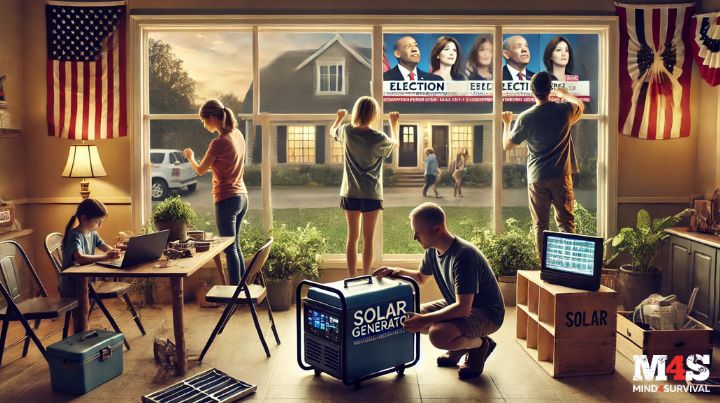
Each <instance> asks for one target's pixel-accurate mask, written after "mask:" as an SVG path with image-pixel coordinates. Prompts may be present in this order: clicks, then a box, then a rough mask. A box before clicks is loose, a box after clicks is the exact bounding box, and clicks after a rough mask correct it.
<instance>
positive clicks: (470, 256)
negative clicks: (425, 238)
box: [420, 237, 505, 325]
mask: <svg viewBox="0 0 720 403" xmlns="http://www.w3.org/2000/svg"><path fill="white" fill-rule="evenodd" d="M420 273H422V274H425V275H428V276H434V277H435V281H436V282H437V284H438V287H439V288H440V292H441V293H442V295H443V297H445V301H447V303H448V304H453V303H455V293H457V294H458V295H460V294H475V297H474V298H473V304H472V306H473V308H482V309H483V310H484V311H485V313H486V314H487V315H488V317H489V318H490V320H492V321H493V322H494V323H496V324H497V325H501V324H502V323H503V319H504V318H505V305H504V304H503V298H502V294H500V287H499V286H498V283H497V280H495V276H494V275H493V272H492V270H490V265H489V264H488V262H487V259H485V256H483V254H482V252H480V250H479V249H478V248H477V247H475V245H473V244H471V243H470V242H468V241H466V240H464V239H462V238H460V237H455V240H454V241H453V243H452V245H450V248H449V249H448V250H447V251H446V252H445V253H444V254H442V255H438V253H437V250H436V249H434V248H430V249H427V250H426V251H425V257H424V258H423V261H422V264H421V265H420Z"/></svg>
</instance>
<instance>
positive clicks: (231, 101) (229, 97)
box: [218, 94, 243, 118]
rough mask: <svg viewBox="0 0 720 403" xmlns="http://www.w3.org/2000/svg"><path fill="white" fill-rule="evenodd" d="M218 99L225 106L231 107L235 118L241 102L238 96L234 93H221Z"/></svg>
mask: <svg viewBox="0 0 720 403" xmlns="http://www.w3.org/2000/svg"><path fill="white" fill-rule="evenodd" d="M218 100H219V101H220V102H222V103H223V105H225V107H227V108H230V109H232V111H233V113H235V118H237V114H238V113H240V111H241V110H242V109H241V108H242V104H243V101H242V100H241V99H240V98H238V97H237V96H236V95H235V94H222V95H220V96H219V97H218Z"/></svg>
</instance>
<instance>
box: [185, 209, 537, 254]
mask: <svg viewBox="0 0 720 403" xmlns="http://www.w3.org/2000/svg"><path fill="white" fill-rule="evenodd" d="M412 209H413V207H388V208H386V209H385V210H384V211H383V217H384V218H383V219H384V249H385V253H422V250H421V248H420V247H419V245H418V244H417V242H415V241H414V240H413V239H412V231H411V230H410V221H409V219H408V215H409V214H410V211H411V210H412ZM444 210H445V213H446V214H447V216H448V225H449V227H450V230H451V231H452V232H453V233H455V234H457V235H459V236H461V237H463V238H467V239H469V238H470V237H471V236H472V233H473V230H474V229H475V228H481V227H486V226H489V225H490V213H491V210H490V208H487V207H476V208H472V207H456V206H452V207H444ZM503 217H505V218H508V217H514V218H517V219H518V220H520V221H523V222H526V223H527V226H528V227H529V222H530V213H529V211H528V209H527V208H524V207H509V208H504V209H503ZM245 219H246V220H247V221H249V222H250V223H251V225H261V223H262V212H261V211H258V210H252V211H250V213H249V214H248V215H247V216H246V217H245ZM273 220H274V222H275V223H278V224H286V225H287V226H289V227H302V226H305V225H306V224H307V223H312V225H314V226H316V227H318V228H319V229H320V230H321V231H322V232H323V233H324V234H325V236H326V238H327V241H328V247H329V249H328V252H329V253H344V252H345V237H346V227H345V215H344V214H343V211H342V210H341V209H339V208H300V209H276V210H274V211H273ZM198 221H199V222H198V227H200V228H201V229H204V230H206V231H212V232H215V231H216V230H215V219H214V217H213V216H212V215H210V214H205V215H201V216H200V217H199V220H198Z"/></svg>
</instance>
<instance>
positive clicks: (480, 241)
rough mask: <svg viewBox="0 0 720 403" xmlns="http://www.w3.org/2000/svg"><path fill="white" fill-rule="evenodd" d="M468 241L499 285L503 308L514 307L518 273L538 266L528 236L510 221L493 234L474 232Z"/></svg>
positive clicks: (484, 231) (528, 233) (529, 234)
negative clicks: (476, 250) (485, 261)
mask: <svg viewBox="0 0 720 403" xmlns="http://www.w3.org/2000/svg"><path fill="white" fill-rule="evenodd" d="M471 242H472V243H473V244H475V245H476V246H477V247H478V248H479V249H480V250H481V251H482V253H483V254H484V255H485V257H486V258H487V260H488V263H490V267H491V268H492V270H493V272H494V273H495V277H496V278H497V280H498V284H499V285H500V292H501V293H502V295H503V300H504V301H505V306H515V294H516V289H515V282H516V275H517V271H518V270H535V269H537V268H538V267H539V262H538V258H537V253H536V252H535V241H534V239H533V236H532V233H531V232H530V231H528V230H527V229H524V228H522V227H521V226H520V225H519V223H518V221H517V220H516V219H514V218H508V219H507V220H505V229H504V231H503V232H502V233H500V234H494V233H493V232H492V231H491V230H490V229H487V228H485V229H481V230H476V232H475V235H474V236H473V237H472V239H471Z"/></svg>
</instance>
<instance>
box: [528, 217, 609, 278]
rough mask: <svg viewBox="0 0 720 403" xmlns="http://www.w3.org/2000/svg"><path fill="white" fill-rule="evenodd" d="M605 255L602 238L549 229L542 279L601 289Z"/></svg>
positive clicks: (544, 242) (545, 242)
mask: <svg viewBox="0 0 720 403" xmlns="http://www.w3.org/2000/svg"><path fill="white" fill-rule="evenodd" d="M602 258H603V239H602V238H600V237H596V236H589V235H578V234H570V233H564V232H552V231H545V232H544V233H543V251H542V271H541V272H540V278H541V279H543V280H545V281H547V282H548V283H554V284H559V285H563V286H566V287H571V288H579V289H581V290H589V291H597V290H598V289H599V288H600V274H601V273H602Z"/></svg>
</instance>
